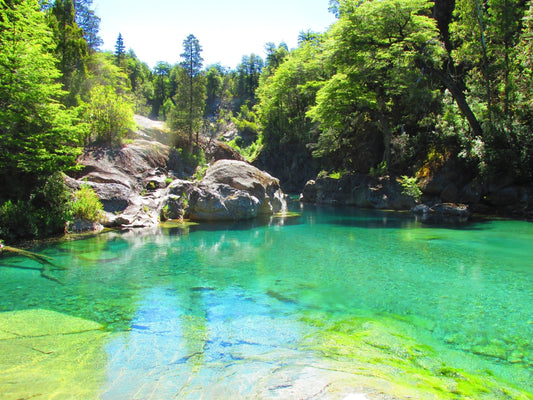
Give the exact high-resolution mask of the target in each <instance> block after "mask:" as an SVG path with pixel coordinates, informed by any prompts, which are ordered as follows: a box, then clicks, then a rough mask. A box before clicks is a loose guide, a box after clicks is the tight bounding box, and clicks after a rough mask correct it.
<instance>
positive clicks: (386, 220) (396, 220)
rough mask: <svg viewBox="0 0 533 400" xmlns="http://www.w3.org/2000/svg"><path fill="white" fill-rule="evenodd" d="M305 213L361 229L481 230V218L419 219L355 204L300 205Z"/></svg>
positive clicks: (326, 221) (332, 222) (339, 224)
mask: <svg viewBox="0 0 533 400" xmlns="http://www.w3.org/2000/svg"><path fill="white" fill-rule="evenodd" d="M304 208H305V210H306V212H312V213H313V214H314V215H315V216H316V217H317V218H320V217H321V216H322V217H324V218H325V219H324V221H323V222H325V223H328V224H331V225H338V226H344V227H351V228H363V229H420V228H421V229H423V228H432V229H434V228H438V229H451V230H467V231H478V230H482V229H483V227H482V224H483V223H485V222H487V220H486V219H483V218H469V219H467V220H465V219H464V218H457V217H453V216H450V217H445V216H444V217H432V218H428V219H421V218H420V217H418V216H415V215H413V214H411V212H409V211H394V210H372V209H360V208H355V207H349V206H346V207H340V206H316V205H308V204H306V205H302V209H304Z"/></svg>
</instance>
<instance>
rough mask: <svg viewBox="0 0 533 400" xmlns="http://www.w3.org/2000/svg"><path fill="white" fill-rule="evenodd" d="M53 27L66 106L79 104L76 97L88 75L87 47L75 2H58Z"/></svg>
mask: <svg viewBox="0 0 533 400" xmlns="http://www.w3.org/2000/svg"><path fill="white" fill-rule="evenodd" d="M50 24H51V26H52V29H53V31H54V36H55V40H56V55H57V58H58V60H59V62H58V68H59V70H60V71H61V77H60V80H61V83H62V84H63V89H64V90H66V91H67V92H68V95H67V96H66V98H65V104H67V105H69V106H72V105H77V104H78V99H77V96H78V94H79V92H80V88H81V86H82V84H83V81H84V80H85V78H86V73H87V70H86V61H87V56H88V46H87V42H86V41H85V38H84V37H83V30H82V29H81V28H80V27H79V26H78V24H77V23H76V11H75V7H74V2H73V0H55V2H54V6H53V7H52V9H51V15H50Z"/></svg>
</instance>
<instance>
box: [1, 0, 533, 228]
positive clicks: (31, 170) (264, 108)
mask: <svg viewBox="0 0 533 400" xmlns="http://www.w3.org/2000/svg"><path fill="white" fill-rule="evenodd" d="M330 6H331V11H332V12H334V14H335V15H336V17H337V19H338V20H337V22H336V23H335V24H333V25H332V26H331V27H330V29H328V31H327V32H324V33H316V32H310V31H308V32H302V33H301V34H300V36H299V38H298V39H299V44H298V47H297V48H296V49H289V48H288V46H287V45H286V44H285V43H280V44H278V45H276V44H274V43H267V44H266V45H265V59H264V60H263V59H262V58H261V57H260V56H258V55H256V54H250V55H245V56H243V58H242V61H241V63H240V64H239V65H238V66H237V68H235V70H231V69H229V68H226V67H223V66H221V65H219V64H217V65H209V66H206V67H204V66H203V60H202V56H201V52H202V47H201V45H200V43H199V41H198V39H197V38H196V37H195V36H194V35H189V36H188V37H187V38H186V39H185V40H184V42H183V51H182V52H181V62H179V63H177V64H175V65H171V64H169V63H166V62H159V63H158V64H157V65H156V66H155V67H154V68H150V67H149V66H148V65H146V64H145V63H143V62H142V61H141V60H139V59H138V58H137V56H136V55H135V53H134V52H133V50H126V49H127V48H128V45H129V44H128V43H127V39H128V38H127V37H123V36H122V35H121V34H118V38H117V42H116V44H115V52H114V53H113V52H105V51H100V50H99V48H100V46H101V44H102V40H101V39H100V38H99V36H98V31H99V23H100V18H99V17H98V16H96V15H95V12H94V11H93V10H92V0H40V1H39V0H0V185H1V187H2V188H3V190H2V191H1V192H0V204H1V205H2V206H1V207H0V223H1V224H2V225H0V236H2V235H3V236H4V237H10V238H13V237H17V238H22V237H36V236H39V235H41V234H49V233H50V232H58V231H60V230H61V229H60V228H59V227H60V226H63V225H64V222H65V220H66V219H67V218H69V217H70V216H71V215H72V212H71V210H70V207H71V203H69V202H67V201H60V202H59V203H54V204H52V203H53V202H52V203H51V202H50V201H51V200H50V199H51V198H50V196H49V193H51V190H52V189H50V188H51V186H50V185H51V182H55V181H56V180H57V176H60V175H58V174H60V173H62V172H68V171H69V170H70V169H72V168H75V167H76V157H77V155H78V154H79V153H80V151H81V146H82V145H84V144H85V145H87V144H91V143H93V142H98V143H99V144H104V145H113V146H116V145H120V144H121V141H122V140H123V138H124V137H125V136H126V135H127V133H128V132H129V131H130V130H132V129H134V127H135V124H134V121H133V114H134V113H138V114H142V115H146V116H149V117H151V118H154V119H160V120H165V121H167V123H168V126H169V127H171V129H172V131H173V136H174V139H175V140H174V143H175V145H176V146H177V147H178V148H181V150H180V152H181V154H183V156H184V157H185V158H191V159H194V161H195V163H198V162H199V161H198V160H203V157H204V156H203V154H202V151H201V145H202V137H204V138H206V139H208V140H211V139H213V138H215V137H217V138H221V139H223V140H226V141H227V142H228V143H229V144H230V145H231V146H233V147H234V148H236V149H238V150H239V151H241V152H242V153H243V154H244V155H245V156H247V157H248V158H249V159H255V158H256V157H258V156H259V159H260V160H262V161H260V162H262V165H264V166H266V167H272V168H271V169H272V170H275V171H277V170H276V168H277V169H278V170H279V171H282V172H284V173H285V174H286V175H288V176H290V175H294V174H296V175H300V176H301V177H300V178H301V179H300V178H298V179H296V180H295V181H294V182H295V184H296V186H298V185H300V184H301V180H302V179H309V178H313V177H314V174H316V172H318V171H320V170H325V171H328V172H329V173H330V174H331V173H333V172H336V174H340V173H341V172H343V171H359V172H369V173H371V174H373V175H376V174H385V173H389V172H392V173H395V174H397V175H398V176H404V179H403V181H404V182H407V183H409V186H410V187H414V186H416V179H414V178H412V177H413V176H419V177H420V176H427V175H428V174H431V173H432V169H434V168H435V166H442V165H443V164H445V163H446V162H447V161H449V160H460V161H461V164H460V165H462V166H463V168H465V171H467V172H468V175H469V177H470V178H472V179H473V178H476V177H477V178H479V179H482V180H484V181H487V182H498V181H502V182H506V183H507V184H509V183H523V182H529V181H531V180H532V179H533V134H532V124H533V102H532V98H533V89H532V88H533V66H532V59H533V46H532V43H533V36H532V28H533V26H532V25H533V22H532V21H533V4H532V2H531V0H529V1H525V0H486V1H483V2H482V1H480V0H456V1H450V0H438V1H435V2H431V1H427V0H387V1H376V0H363V1H361V0H331V1H330ZM176 54H180V52H179V50H177V49H176ZM193 150H194V151H193ZM261 157H262V158H261ZM265 158H266V161H265ZM202 162H203V161H202ZM267 169H268V168H267ZM52 177H55V178H52ZM56 189H57V190H58V192H61V193H62V189H61V188H59V187H57V188H56ZM59 197H60V198H63V197H62V196H59ZM40 207H44V209H50V210H55V211H54V212H53V213H49V214H48V215H49V216H50V218H49V219H48V220H47V218H45V215H44V214H45V213H43V212H41V211H39V210H40V209H41V208H40ZM24 210H26V212H24ZM54 213H55V214H54ZM30 220H31V221H30ZM15 221H19V222H17V223H16V225H20V226H25V228H24V227H23V228H20V229H21V230H20V232H18V231H17V232H18V233H14V232H15V231H13V230H12V229H11V228H9V226H12V224H15ZM62 223H63V224H62ZM17 229H18V228H17Z"/></svg>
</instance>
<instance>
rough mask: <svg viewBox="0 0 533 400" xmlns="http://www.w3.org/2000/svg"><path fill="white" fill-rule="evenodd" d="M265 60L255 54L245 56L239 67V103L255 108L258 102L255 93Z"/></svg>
mask: <svg viewBox="0 0 533 400" xmlns="http://www.w3.org/2000/svg"><path fill="white" fill-rule="evenodd" d="M263 64H264V63H263V59H262V58H261V57H259V56H257V55H255V54H251V55H249V56H243V58H242V61H241V63H240V64H239V65H238V66H237V78H236V79H237V96H238V98H239V103H240V104H241V105H242V104H244V103H248V104H250V106H253V105H254V104H255V102H256V98H255V91H256V90H257V87H258V86H259V78H260V77H261V72H262V70H263Z"/></svg>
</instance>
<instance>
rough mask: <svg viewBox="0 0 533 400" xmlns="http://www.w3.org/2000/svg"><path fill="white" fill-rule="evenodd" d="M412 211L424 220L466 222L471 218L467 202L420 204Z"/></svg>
mask: <svg viewBox="0 0 533 400" xmlns="http://www.w3.org/2000/svg"><path fill="white" fill-rule="evenodd" d="M411 212H412V213H413V214H414V215H416V216H417V217H418V218H419V219H420V220H421V221H422V222H466V221H468V219H469V218H470V210H469V207H468V205H466V204H455V203H438V204H434V205H433V206H429V205H427V204H418V205H416V206H415V207H413V208H412V209H411Z"/></svg>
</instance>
